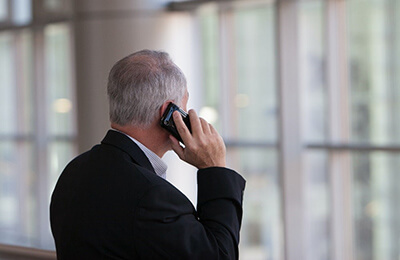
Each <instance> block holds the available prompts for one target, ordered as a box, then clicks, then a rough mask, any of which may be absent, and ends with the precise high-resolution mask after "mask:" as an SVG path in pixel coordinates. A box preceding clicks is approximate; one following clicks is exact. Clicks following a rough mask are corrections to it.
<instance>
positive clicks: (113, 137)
mask: <svg viewBox="0 0 400 260" xmlns="http://www.w3.org/2000/svg"><path fill="white" fill-rule="evenodd" d="M101 143H102V144H108V145H112V146H115V147H117V148H118V149H121V150H122V151H124V152H126V153H127V154H129V156H130V157H131V158H132V160H133V161H135V162H136V163H137V164H139V165H140V166H142V167H144V168H146V169H148V170H150V171H152V172H154V173H155V171H154V169H153V166H152V165H151V163H150V161H149V159H148V158H147V156H146V155H145V154H144V153H143V151H142V150H141V149H140V148H139V146H138V145H137V144H135V142H133V141H132V140H131V139H129V137H128V136H126V135H125V134H123V133H120V132H118V131H114V130H109V131H108V132H107V134H106V136H105V137H104V139H103V141H101Z"/></svg>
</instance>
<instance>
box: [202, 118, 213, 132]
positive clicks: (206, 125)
mask: <svg viewBox="0 0 400 260" xmlns="http://www.w3.org/2000/svg"><path fill="white" fill-rule="evenodd" d="M200 122H201V127H202V129H203V133H205V134H209V133H211V129H210V124H209V123H208V122H207V121H206V120H205V119H203V118H200Z"/></svg>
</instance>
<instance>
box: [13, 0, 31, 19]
mask: <svg viewBox="0 0 400 260" xmlns="http://www.w3.org/2000/svg"><path fill="white" fill-rule="evenodd" d="M11 3H12V4H13V6H12V8H13V18H12V19H13V23H14V24H16V25H25V24H28V23H30V22H31V20H32V0H12V1H11Z"/></svg>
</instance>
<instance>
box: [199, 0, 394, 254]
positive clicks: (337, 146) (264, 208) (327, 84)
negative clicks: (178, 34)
mask: <svg viewBox="0 0 400 260" xmlns="http://www.w3.org/2000/svg"><path fill="white" fill-rule="evenodd" d="M197 10H198V11H197V15H198V16H199V17H200V24H201V33H202V39H203V42H202V47H203V74H204V82H203V84H204V86H205V94H204V102H203V104H204V108H203V112H204V114H203V116H204V117H206V118H207V116H209V120H210V121H212V120H214V121H215V124H216V125H217V126H218V128H219V131H220V132H221V133H222V135H223V137H224V139H225V141H226V144H227V150H228V158H229V163H230V166H231V167H233V168H235V169H237V170H238V171H239V172H241V173H242V174H243V175H244V177H245V178H246V179H247V187H246V194H245V198H244V207H245V215H244V219H243V226H242V237H241V245H240V247H241V251H240V254H241V259H300V258H302V259H303V258H304V259H348V260H350V259H371V260H372V259H397V258H399V256H400V251H399V246H398V245H399V241H400V238H399V234H400V230H399V227H400V215H399V214H400V210H399V208H398V206H397V203H396V201H397V200H398V199H399V196H400V188H398V187H399V185H398V183H399V181H400V180H399V178H400V177H399V176H398V173H397V169H398V168H399V166H400V165H399V163H400V145H399V142H400V141H399V140H400V128H399V126H400V124H399V123H398V122H399V121H400V120H398V113H397V112H398V111H399V104H400V102H399V101H400V100H399V99H400V76H399V75H400V73H399V72H400V62H399V61H400V29H399V28H400V24H399V23H400V20H399V19H398V17H397V15H396V14H398V13H399V12H400V2H399V1H396V0H379V1H378V0H347V1H341V0H327V1H323V0H306V1H237V2H235V3H226V2H225V3H219V4H215V5H204V6H201V7H200V8H198V9H197ZM282 39H283V40H284V41H282ZM288 39H290V40H293V42H289V41H288ZM277 43H278V44H277ZM288 53H290V55H288ZM289 58H290V59H289ZM292 64H294V65H293V66H292ZM278 75H283V77H282V78H280V79H279V76H278ZM288 78H289V79H290V80H291V81H290V80H289V81H288ZM288 82H289V83H288ZM282 89H284V90H282ZM291 91H294V92H293V93H295V94H291ZM297 94H298V95H297ZM289 100H290V101H295V102H293V103H291V102H290V101H289ZM297 102H298V104H299V107H298V108H294V109H293V106H297V105H298V104H297ZM287 108H290V109H289V111H292V112H293V111H296V110H299V111H298V112H297V111H296V113H294V114H293V115H291V114H290V113H289V114H288V113H287V112H286V114H285V112H284V111H288V109H287ZM285 120H286V121H285ZM282 121H285V122H287V121H288V122H292V121H294V122H298V123H297V125H296V124H292V125H294V126H296V127H295V128H291V129H287V124H286V125H285V124H284V123H282ZM279 126H282V127H283V128H279ZM298 133H299V138H298V139H296V138H294V139H293V138H291V135H297V134H298ZM288 137H289V138H290V140H291V141H292V140H294V141H295V142H294V143H291V144H289V145H286V146H285V145H282V144H283V143H285V144H287V143H288V140H287V138H288ZM285 149H286V151H284V150H285ZM287 155H290V156H291V157H288V156H287ZM297 161H299V162H300V163H299V164H296V163H294V164H293V162H297ZM293 165H301V167H298V168H293ZM287 169H291V171H288V170H287ZM294 181H296V183H295V184H293V182H294ZM288 183H289V184H288ZM288 187H295V191H294V192H291V191H289V192H288V191H287V189H288ZM297 187H299V188H297ZM289 213H290V214H291V215H290V216H288V214H289ZM296 219H298V222H297V223H296V222H295V221H296ZM294 223H295V224H294ZM296 224H297V225H298V226H299V228H297V227H296ZM291 237H295V238H296V240H293V239H291ZM299 238H300V239H299ZM294 242H295V243H294Z"/></svg>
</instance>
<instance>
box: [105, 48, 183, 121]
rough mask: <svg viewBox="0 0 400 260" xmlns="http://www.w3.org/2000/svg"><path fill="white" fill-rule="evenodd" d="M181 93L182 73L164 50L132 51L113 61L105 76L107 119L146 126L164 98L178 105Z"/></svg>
mask: <svg viewBox="0 0 400 260" xmlns="http://www.w3.org/2000/svg"><path fill="white" fill-rule="evenodd" d="M185 93H186V78H185V75H184V74H183V72H182V71H181V70H180V69H179V68H178V66H176V64H175V63H173V61H172V60H171V58H170V57H169V55H168V53H165V52H161V51H151V50H142V51H139V52H136V53H133V54H131V55H129V56H127V57H125V58H123V59H121V60H119V61H118V62H117V63H115V65H114V66H113V67H112V69H111V71H110V74H109V76H108V84H107V94H108V100H109V103H110V121H111V122H112V123H116V124H119V125H123V126H124V125H135V126H138V127H142V128H146V127H148V126H150V124H151V123H152V122H153V121H154V120H155V119H156V117H157V116H159V114H158V113H159V109H160V107H161V106H162V105H163V104H164V102H165V101H167V100H172V101H173V102H175V103H178V104H179V103H180V102H181V101H182V99H183V97H184V95H185Z"/></svg>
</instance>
